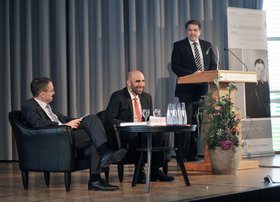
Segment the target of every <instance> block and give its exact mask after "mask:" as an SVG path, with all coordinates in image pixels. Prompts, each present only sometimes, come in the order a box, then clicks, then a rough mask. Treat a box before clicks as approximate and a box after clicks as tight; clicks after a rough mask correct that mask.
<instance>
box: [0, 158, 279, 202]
mask: <svg viewBox="0 0 280 202" xmlns="http://www.w3.org/2000/svg"><path fill="white" fill-rule="evenodd" d="M245 160H257V161H258V162H259V165H260V166H259V167H258V168H253V169H241V170H238V171H237V173H236V175H214V174H212V172H202V171H188V176H189V180H190V184H191V185H190V186H189V187H187V186H185V185H184V181H183V177H182V176H181V173H180V171H179V169H178V168H177V163H176V161H175V160H174V159H173V160H172V161H171V163H170V164H169V175H171V176H174V177H175V180H174V181H173V182H151V184H150V192H149V193H146V191H145V185H143V184H139V185H137V186H136V187H131V179H132V173H133V169H134V168H133V166H132V165H127V166H125V173H124V181H123V182H122V183H120V182H119V180H118V176H117V169H116V165H112V166H111V172H110V182H111V183H112V184H115V185H118V186H119V190H117V191H113V192H104V191H88V189H87V182H88V170H85V171H79V172H75V173H73V174H72V184H71V190H70V192H66V191H65V187H64V175H63V173H51V180H50V185H49V187H47V186H46V185H45V183H44V177H43V174H42V173H34V172H33V173H30V175H29V190H24V189H23V186H22V181H21V174H20V171H19V169H18V163H17V162H0V201H3V202H5V201H41V202H44V201H56V202H60V201H83V202H84V201H96V202H98V201H103V202H104V201H105V202H107V201H110V202H111V201H125V202H127V201H128V202H129V201H133V202H136V201H238V202H241V201H279V200H280V199H279V197H280V156H279V155H275V156H267V157H259V158H252V159H245ZM267 175H269V176H271V180H272V181H274V183H273V182H270V183H265V182H264V177H266V176H267ZM102 177H104V175H102Z"/></svg>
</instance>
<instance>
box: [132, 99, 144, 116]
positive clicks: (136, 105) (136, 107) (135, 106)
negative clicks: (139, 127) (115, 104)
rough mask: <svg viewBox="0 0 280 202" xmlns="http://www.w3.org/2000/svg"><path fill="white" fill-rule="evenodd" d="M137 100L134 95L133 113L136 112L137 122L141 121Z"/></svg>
mask: <svg viewBox="0 0 280 202" xmlns="http://www.w3.org/2000/svg"><path fill="white" fill-rule="evenodd" d="M137 100H138V99H137V98H136V97H135V98H133V101H134V102H133V103H134V110H135V114H136V117H137V120H138V122H142V116H141V112H140V108H139V104H138V101H137Z"/></svg>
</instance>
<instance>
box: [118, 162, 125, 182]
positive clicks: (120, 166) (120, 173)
mask: <svg viewBox="0 0 280 202" xmlns="http://www.w3.org/2000/svg"><path fill="white" fill-rule="evenodd" d="M123 172H124V165H123V164H122V163H118V175H119V180H120V182H122V181H123Z"/></svg>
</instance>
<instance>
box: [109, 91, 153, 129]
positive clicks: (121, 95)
mask: <svg viewBox="0 0 280 202" xmlns="http://www.w3.org/2000/svg"><path fill="white" fill-rule="evenodd" d="M139 98H140V103H141V107H142V109H150V111H151V112H152V105H153V104H152V96H151V95H150V94H148V93H145V92H143V93H142V94H141V95H139ZM105 122H106V125H113V124H120V123H121V122H133V106H132V101H131V97H130V94H129V92H128V89H127V88H124V89H122V90H119V91H116V92H114V93H113V94H112V96H111V98H110V101H109V104H108V106H107V109H106V120H105Z"/></svg>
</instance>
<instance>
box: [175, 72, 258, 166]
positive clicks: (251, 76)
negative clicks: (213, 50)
mask: <svg viewBox="0 0 280 202" xmlns="http://www.w3.org/2000/svg"><path fill="white" fill-rule="evenodd" d="M216 79H219V83H220V91H219V93H220V95H221V96H222V95H225V94H227V93H228V89H227V87H228V84H229V83H230V82H234V83H257V75H256V73H255V72H243V71H230V70H211V71H202V72H198V73H195V74H191V75H187V76H183V77H179V78H178V80H177V83H178V84H196V83H208V84H209V90H210V91H211V92H212V93H213V94H214V95H215V94H217V87H216V85H215V84H214V80H216ZM231 99H232V101H233V103H236V92H232V93H231ZM240 128H241V127H240ZM204 129H205V130H207V128H204ZM205 130H204V131H205ZM239 137H240V141H241V140H242V133H241V130H240V135H239ZM240 145H241V144H240ZM204 148H205V149H204V160H203V161H202V162H201V161H198V162H187V163H185V166H186V167H187V169H188V170H193V171H194V170H196V171H212V167H211V162H210V156H209V152H208V148H207V145H206V144H205V145H204ZM258 167H259V162H258V161H255V160H254V161H252V160H242V147H241V146H240V161H239V167H238V170H240V169H250V168H258Z"/></svg>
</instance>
